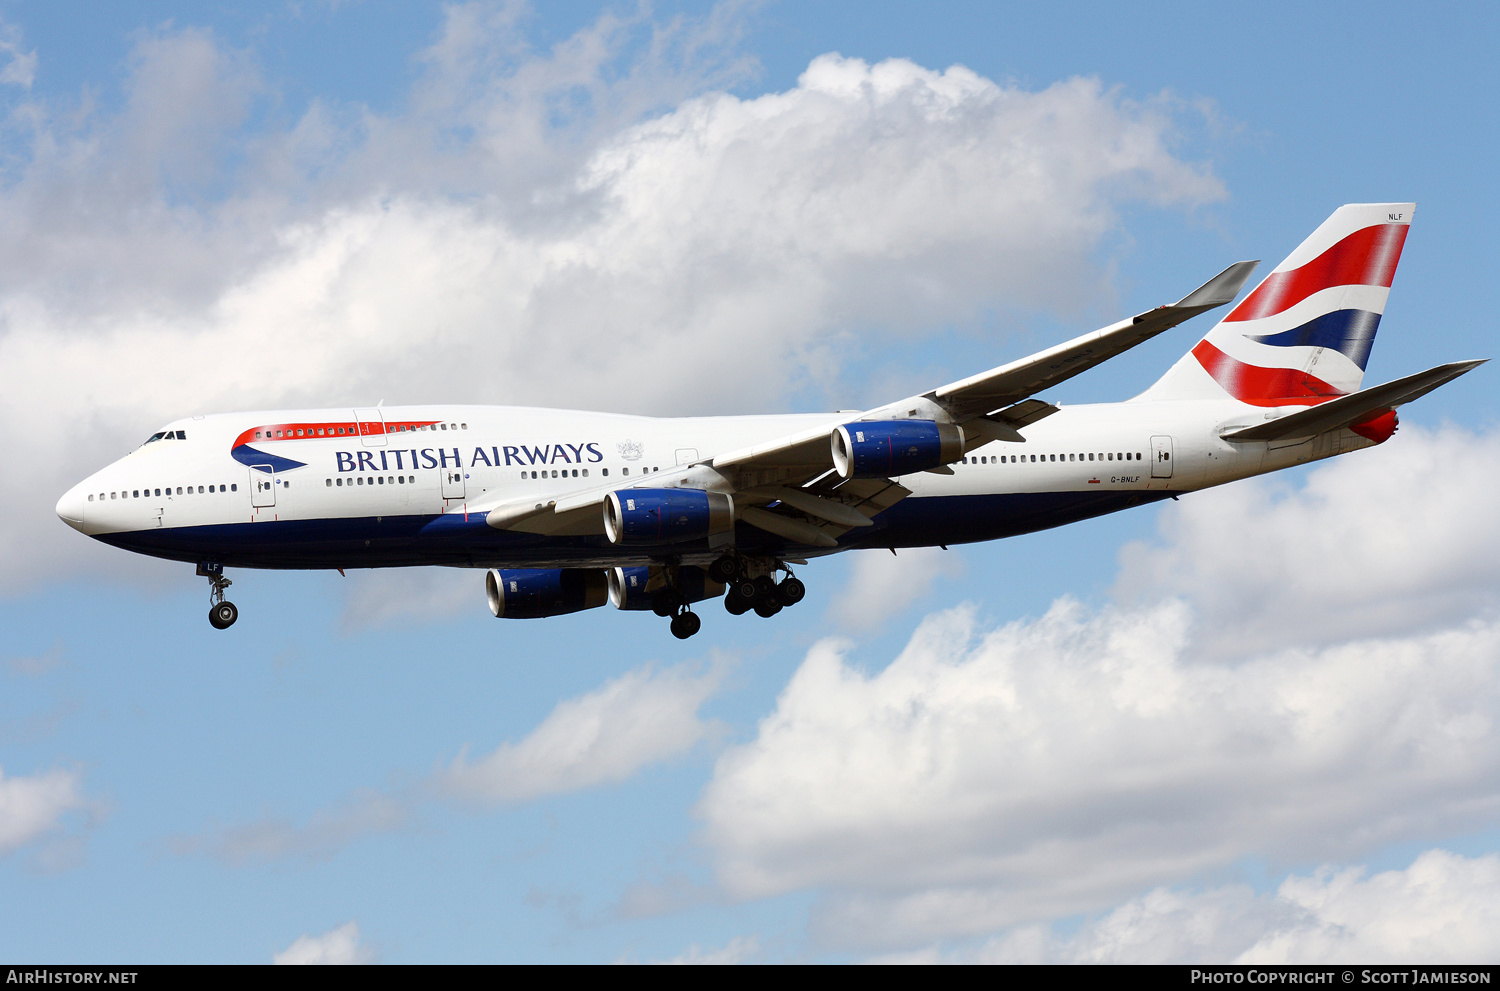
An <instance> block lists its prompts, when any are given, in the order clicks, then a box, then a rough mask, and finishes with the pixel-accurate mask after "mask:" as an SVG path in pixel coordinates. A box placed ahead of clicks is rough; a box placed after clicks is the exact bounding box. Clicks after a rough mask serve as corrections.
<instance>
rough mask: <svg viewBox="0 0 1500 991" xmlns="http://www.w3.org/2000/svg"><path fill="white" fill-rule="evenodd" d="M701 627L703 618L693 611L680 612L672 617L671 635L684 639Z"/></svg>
mask: <svg viewBox="0 0 1500 991" xmlns="http://www.w3.org/2000/svg"><path fill="white" fill-rule="evenodd" d="M702 627H703V620H701V619H699V618H698V614H697V613H695V612H680V613H678V614H677V615H676V616H673V617H672V636H674V637H676V638H677V639H678V640H686V639H687V638H688V637H690V636H692V635H693V634H694V633H697V632H698V631H699V630H700V629H701V628H702Z"/></svg>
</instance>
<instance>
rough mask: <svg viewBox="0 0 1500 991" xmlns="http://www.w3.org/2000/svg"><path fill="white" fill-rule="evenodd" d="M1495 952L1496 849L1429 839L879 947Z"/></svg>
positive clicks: (1049, 957) (1199, 958)
mask: <svg viewBox="0 0 1500 991" xmlns="http://www.w3.org/2000/svg"><path fill="white" fill-rule="evenodd" d="M1497 954H1500V856H1497V855H1496V854H1487V855H1484V856H1481V857H1464V856H1460V855H1458V854H1455V853H1450V852H1448V851H1446V850H1429V851H1427V852H1426V853H1423V854H1422V855H1421V856H1419V857H1417V859H1416V860H1415V861H1414V862H1413V863H1412V864H1411V865H1410V866H1409V867H1407V868H1405V869H1403V870H1391V871H1383V872H1381V873H1379V874H1375V875H1373V876H1372V875H1370V873H1369V871H1368V870H1367V869H1366V868H1363V867H1350V868H1345V869H1342V870H1341V869H1337V868H1334V867H1322V868H1319V869H1318V870H1317V871H1315V872H1313V873H1312V874H1309V875H1297V874H1293V875H1291V876H1289V877H1287V878H1286V879H1285V880H1284V881H1282V882H1281V884H1280V885H1279V886H1278V887H1277V889H1276V890H1275V891H1274V892H1271V893H1268V894H1263V895H1257V894H1256V893H1255V892H1254V891H1253V890H1252V889H1251V888H1250V887H1249V886H1247V885H1229V886H1225V887H1220V888H1213V889H1210V890H1206V891H1186V890H1173V889H1169V888H1157V889H1155V890H1152V891H1150V892H1148V893H1147V894H1145V895H1142V896H1141V897H1139V898H1133V899H1131V900H1130V901H1128V902H1126V903H1125V904H1124V905H1121V906H1119V907H1118V908H1115V909H1113V910H1111V911H1109V912H1108V913H1106V914H1104V915H1103V916H1101V917H1098V918H1093V919H1089V920H1087V921H1085V922H1084V923H1083V924H1082V925H1080V926H1078V927H1077V928H1076V929H1075V930H1074V931H1072V932H1070V933H1067V934H1063V933H1060V932H1059V931H1058V930H1057V929H1055V928H1054V927H1051V926H1025V927H1021V928H1018V929H1015V930H1012V931H1009V932H1006V933H1004V934H1002V935H999V936H996V937H993V938H991V939H989V940H987V941H985V942H984V943H983V944H981V945H980V946H979V947H977V948H974V949H972V950H965V951H957V952H944V951H943V950H942V949H941V948H939V947H933V948H929V949H926V950H923V951H918V952H916V953H910V954H903V955H900V956H895V957H891V958H888V959H890V960H892V961H897V960H900V961H907V962H918V961H925V962H937V961H943V960H949V961H960V962H983V963H1093V964H1173V963H1175V964H1187V963H1218V964H1227V963H1240V964H1321V963H1327V964H1348V963H1364V964H1440V963H1452V964H1465V963H1475V962H1477V961H1487V960H1493V959H1495V957H1496V955H1497Z"/></svg>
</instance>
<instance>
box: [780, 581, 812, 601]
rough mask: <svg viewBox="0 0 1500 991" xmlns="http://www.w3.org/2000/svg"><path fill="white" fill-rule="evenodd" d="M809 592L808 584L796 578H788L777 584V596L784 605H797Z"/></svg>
mask: <svg viewBox="0 0 1500 991" xmlns="http://www.w3.org/2000/svg"><path fill="white" fill-rule="evenodd" d="M806 594H807V586H806V585H804V584H802V583H801V582H800V581H798V580H797V579H795V578H787V579H785V580H784V581H782V583H781V584H780V585H777V586H776V598H777V599H779V600H780V601H781V604H782V605H784V606H795V605H796V604H797V603H799V602H801V601H802V597H803V596H805V595H806Z"/></svg>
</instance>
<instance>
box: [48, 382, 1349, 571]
mask: <svg viewBox="0 0 1500 991" xmlns="http://www.w3.org/2000/svg"><path fill="white" fill-rule="evenodd" d="M1271 415H1274V414H1272V413H1270V412H1269V411H1267V410H1265V409H1262V408H1259V407H1253V406H1246V405H1244V404H1241V403H1238V402H1235V401H1233V400H1217V401H1172V402H1142V401H1135V402H1126V403H1114V404H1102V405H1088V406H1074V407H1067V408H1064V409H1062V410H1060V411H1059V412H1057V413H1056V414H1054V415H1052V416H1050V417H1047V418H1046V419H1043V420H1041V421H1039V422H1037V423H1035V424H1033V425H1031V426H1029V427H1027V428H1026V429H1025V436H1026V442H1025V443H1008V442H995V443H990V444H986V445H984V446H981V447H977V448H972V449H970V450H969V451H968V453H967V456H966V457H965V458H964V459H963V461H961V462H958V463H955V464H953V465H952V474H942V473H936V472H920V473H917V474H913V475H907V476H903V477H901V478H900V479H899V482H900V483H901V484H902V485H903V486H905V487H906V488H908V489H910V490H911V495H910V496H909V497H907V498H906V499H905V500H903V501H901V502H899V503H897V504H896V505H895V506H893V507H892V508H891V509H890V510H888V511H887V512H886V513H884V514H882V515H881V517H880V518H877V524H878V525H877V526H876V527H873V528H868V529H866V530H860V531H852V532H851V533H850V534H848V536H847V539H846V540H841V545H840V547H839V548H837V549H845V548H846V547H847V548H854V547H871V546H875V547H885V546H892V547H896V546H915V545H921V544H938V543H942V544H948V543H963V542H966V541H973V540H986V539H993V538H995V537H1000V536H1007V535H1010V534H1014V533H1022V532H1028V531H1032V530H1037V529H1044V528H1046V527H1048V526H1055V525H1059V524H1061V523H1066V522H1071V521H1072V520H1076V519H1082V518H1086V517H1089V516H1096V515H1100V514H1102V513H1107V512H1111V511H1114V510H1116V509H1121V508H1127V507H1128V506H1131V505H1136V504H1139V503H1142V502H1146V501H1153V500H1155V499H1158V498H1161V497H1163V496H1166V495H1170V494H1175V493H1179V492H1187V491H1192V490H1195V489H1201V488H1205V487H1208V486H1212V485H1218V484H1222V483H1224V482H1228V481H1232V480H1234V479H1238V478H1244V477H1247V476H1250V475H1255V474H1260V473H1262V472H1266V471H1273V470H1276V469H1279V468H1284V467H1287V466H1289V465H1293V464H1297V463H1299V462H1303V461H1308V460H1313V459H1317V458H1322V457H1328V456H1330V455H1333V454H1337V453H1341V452H1344V451H1349V450H1354V449H1357V448H1360V447H1367V446H1370V444H1371V442H1370V441H1369V440H1366V439H1365V438H1363V437H1360V436H1358V435H1356V434H1354V433H1352V432H1350V431H1349V430H1339V431H1333V432H1330V433H1327V434H1324V435H1322V436H1320V437H1317V438H1315V439H1313V440H1309V441H1303V442H1301V443H1293V444H1280V445H1278V444H1276V443H1275V442H1272V443H1269V444H1268V443H1265V442H1260V443H1248V444H1247V443H1230V442H1228V441H1224V440H1222V439H1220V436H1219V435H1220V433H1221V432H1222V431H1223V430H1226V429H1228V428H1231V427H1237V426H1244V425H1248V424H1253V423H1256V422H1260V421H1261V419H1262V418H1269V416H1271ZM848 419H849V414H842V415H840V414H798V415H780V416H739V417H695V418H650V417H639V416H625V415H618V414H607V413H591V412H580V411H571V410H547V409H528V408H519V407H496V406H410V407H392V408H384V409H381V410H379V411H373V410H365V411H352V410H347V409H332V410H330V409H322V410H292V411H276V412H266V413H228V414H216V415H211V416H201V417H192V418H189V419H183V420H179V421H176V422H174V423H172V424H169V425H168V426H167V427H165V428H164V429H163V431H162V434H164V435H165V437H164V438H163V439H160V440H153V441H151V442H148V443H146V444H144V445H142V446H141V447H140V448H137V449H136V450H135V451H133V452H131V453H130V454H128V455H126V456H125V457H123V458H121V459H120V460H118V461H116V462H115V463H113V464H111V465H109V466H108V467H106V468H104V469H102V470H100V471H99V472H96V473H95V474H93V475H91V476H90V477H89V478H87V479H85V480H84V481H83V482H81V483H79V484H78V485H77V486H75V487H74V488H73V489H71V490H70V491H69V492H68V493H67V494H66V495H64V496H63V498H62V500H61V501H60V502H59V503H58V513H59V515H60V516H62V517H63V518H64V519H65V520H66V521H68V522H69V524H70V525H72V526H74V527H75V528H77V529H78V530H80V531H82V532H84V533H86V534H89V535H91V536H94V537H97V538H99V539H102V540H105V541H107V542H110V543H115V544H118V545H120V546H123V547H127V548H129V549H132V550H138V551H141V552H143V553H148V554H154V555H157V556H162V557H169V558H174V559H178V560H188V561H194V560H198V561H222V562H224V563H230V564H234V565H237V566H249V567H325V568H335V567H340V568H344V567H369V566H377V567H378V566H387V565H406V564H424V563H425V564H457V565H470V566H486V567H489V566H509V567H555V566H565V565H569V564H588V565H590V566H609V565H611V564H639V563H645V562H649V561H651V560H652V559H653V558H654V557H657V556H658V555H657V554H654V553H653V552H652V551H651V550H649V549H647V550H642V549H640V548H629V549H626V548H614V547H611V546H609V545H608V542H607V541H604V540H603V539H602V538H597V539H596V538H583V537H578V536H557V537H546V536H538V535H535V534H519V535H506V534H501V533H499V532H486V530H485V529H484V528H483V522H484V517H483V513H484V512H487V511H488V510H489V509H490V508H492V507H494V506H497V505H502V504H506V503H511V502H514V501H516V500H523V499H529V498H532V497H536V498H539V499H543V498H544V499H546V500H559V499H562V498H565V497H567V496H570V495H573V494H575V493H582V492H586V491H588V490H595V489H599V488H601V487H612V488H622V489H623V488H631V487H650V486H657V485H672V484H673V477H674V475H676V474H680V473H681V472H680V471H678V466H680V465H681V466H686V465H689V464H691V463H693V462H701V461H703V460H705V459H708V458H712V457H713V456H714V455H715V453H716V452H723V451H727V450H733V449H736V448H741V447H745V446H747V445H752V444H755V443H757V442H758V441H761V440H763V439H766V438H772V437H777V436H782V435H786V434H789V433H792V432H796V431H800V430H806V429H808V428H810V427H818V426H826V427H827V428H828V430H830V431H832V430H833V429H834V428H835V427H837V426H838V425H840V424H842V423H845V422H847V421H848ZM372 423H374V424H379V427H378V428H373V427H372V426H371V424H372ZM299 431H300V432H301V433H302V435H301V436H298V432H299ZM320 431H321V433H320ZM179 434H180V439H179ZM461 521H463V522H465V523H467V524H471V525H470V526H460V525H459V524H460V522H461ZM434 523H442V524H444V525H443V526H441V527H439V528H437V529H434V527H433V524H434ZM448 523H451V524H452V527H449V526H447V524H448ZM459 534H465V535H467V536H464V537H460V536H459ZM506 536H514V537H515V538H516V539H511V540H505V539H502V538H504V537H506ZM465 544H467V546H468V549H467V550H465V549H464V546H462V545H465ZM788 550H790V548H788V547H786V546H781V547H780V548H779V550H777V553H785V552H787V551H788ZM819 553H827V550H826V549H818V548H811V547H802V548H797V549H796V550H795V554H796V556H811V555H816V554H819Z"/></svg>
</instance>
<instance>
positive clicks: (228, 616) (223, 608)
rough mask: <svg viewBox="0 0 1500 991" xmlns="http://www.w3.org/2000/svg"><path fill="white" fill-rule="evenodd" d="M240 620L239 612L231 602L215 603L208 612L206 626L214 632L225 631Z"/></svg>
mask: <svg viewBox="0 0 1500 991" xmlns="http://www.w3.org/2000/svg"><path fill="white" fill-rule="evenodd" d="M239 618H240V611H239V610H238V609H236V608H235V607H234V603H233V602H216V603H214V604H213V606H212V607H210V608H209V610H208V625H210V626H212V627H213V628H214V629H216V630H227V629H229V628H230V627H231V626H233V625H234V621H235V620H237V619H239Z"/></svg>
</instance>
